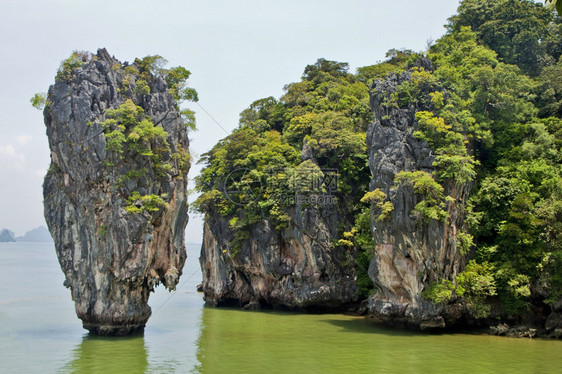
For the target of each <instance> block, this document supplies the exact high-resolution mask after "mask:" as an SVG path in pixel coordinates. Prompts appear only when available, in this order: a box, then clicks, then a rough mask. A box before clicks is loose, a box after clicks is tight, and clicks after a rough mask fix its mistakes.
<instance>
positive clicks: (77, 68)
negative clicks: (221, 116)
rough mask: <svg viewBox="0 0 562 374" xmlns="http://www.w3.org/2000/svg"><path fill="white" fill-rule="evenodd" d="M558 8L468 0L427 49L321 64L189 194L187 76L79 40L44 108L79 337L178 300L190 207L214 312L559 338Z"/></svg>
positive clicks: (243, 128)
mask: <svg viewBox="0 0 562 374" xmlns="http://www.w3.org/2000/svg"><path fill="white" fill-rule="evenodd" d="M556 4H558V5H556ZM553 5H556V6H558V7H559V5H560V1H557V2H554V4H552V5H549V4H547V5H543V4H542V3H540V2H534V1H530V0H505V1H503V0H502V1H486V0H464V1H462V2H461V3H460V6H459V8H458V12H457V14H455V15H453V16H452V17H451V18H450V19H449V22H448V24H447V26H446V33H445V34H444V35H443V36H442V37H441V38H439V39H438V40H436V41H434V42H433V43H432V44H431V45H429V46H428V48H427V50H426V51H423V52H420V51H413V50H409V49H404V48H397V49H391V50H389V51H388V53H387V55H386V59H385V60H384V61H382V62H381V61H378V62H377V61H373V65H369V66H364V67H360V68H358V69H357V70H356V71H350V68H349V65H348V64H347V63H345V62H338V61H332V60H329V59H326V58H318V59H317V60H316V61H315V62H314V61H311V64H309V65H307V66H303V68H304V70H303V73H302V76H301V77H300V79H299V77H295V82H293V83H289V84H287V85H286V86H285V88H284V94H283V95H282V96H281V97H278V98H275V97H272V96H271V97H266V98H262V99H259V100H256V101H254V102H253V103H250V104H249V106H248V107H247V109H245V110H244V111H242V113H240V119H239V125H238V127H236V129H235V130H234V131H232V132H231V133H230V134H229V135H227V136H226V137H224V138H223V139H222V140H220V141H219V142H218V143H217V144H216V145H214V147H212V148H211V149H210V150H208V152H206V153H205V154H203V155H198V156H201V157H200V159H199V162H200V163H201V164H202V165H203V168H202V171H201V172H200V174H199V175H198V176H197V177H196V178H195V183H193V185H188V172H189V170H190V167H191V166H192V162H195V161H197V160H192V156H191V155H190V151H189V145H190V141H189V140H188V134H189V132H190V131H194V130H195V113H194V112H193V111H192V110H189V109H185V107H184V106H182V105H181V104H182V103H184V102H185V103H188V102H197V101H198V94H197V92H196V91H195V89H194V88H192V87H191V85H190V83H189V82H188V79H189V78H190V72H189V71H188V70H187V69H186V68H183V67H169V66H168V65H166V63H165V60H164V59H163V58H162V57H160V56H157V55H153V56H147V57H139V58H137V59H135V60H134V61H132V62H125V61H122V60H120V59H119V56H113V55H112V54H111V53H113V51H111V50H106V49H104V48H101V49H99V50H97V51H96V52H94V53H91V52H80V51H75V52H73V53H72V55H71V56H70V57H68V58H67V59H66V60H64V61H63V62H62V63H61V66H60V68H59V70H58V72H56V77H55V82H54V84H53V85H51V86H50V87H49V89H48V92H47V93H46V94H38V95H36V96H35V97H34V99H33V102H34V105H35V106H38V107H41V108H44V109H43V113H44V122H45V126H46V131H47V136H48V141H49V147H50V151H51V164H50V168H49V170H48V173H47V175H46V177H45V181H44V186H43V191H44V212H45V218H46V222H47V224H48V228H49V231H50V233H51V235H52V237H53V239H54V245H55V248H56V254H57V257H58V261H59V263H60V266H61V269H62V271H63V273H64V279H65V280H64V286H66V287H67V288H68V289H69V290H70V296H71V298H72V301H73V302H74V304H75V311H76V315H77V316H78V318H79V319H80V320H81V321H82V324H83V327H84V328H85V329H87V330H88V331H89V332H90V333H91V334H94V335H111V336H114V335H129V334H133V333H138V332H140V331H143V330H144V329H145V326H146V325H147V321H149V318H150V316H151V313H152V311H151V307H150V306H149V304H148V302H149V297H150V295H151V293H152V292H153V291H154V290H155V288H156V287H157V286H158V285H160V284H161V285H163V286H165V287H166V289H168V290H171V291H173V290H175V289H176V287H177V286H178V285H179V284H180V282H181V280H182V279H184V278H185V276H186V274H185V272H184V264H185V263H186V258H187V257H188V256H189V257H190V258H195V257H196V256H197V255H198V253H192V252H190V253H187V252H188V251H186V238H185V228H186V225H187V224H188V212H195V213H199V214H201V215H202V216H203V217H204V228H203V238H187V239H188V240H189V241H197V242H202V246H201V252H200V258H199V261H200V268H201V272H202V282H201V285H200V290H201V291H202V292H203V297H204V301H205V304H206V305H207V306H208V307H210V309H212V310H221V309H222V310H224V311H228V312H229V313H230V312H231V311H232V310H236V309H246V310H251V311H255V310H260V311H262V312H263V311H264V312H263V313H270V311H272V310H273V311H276V312H275V313H277V311H283V312H293V313H296V314H298V315H301V314H302V315H309V314H310V315H318V314H320V315H322V314H326V315H333V314H336V315H342V314H346V315H354V316H362V317H360V318H363V319H365V320H368V321H370V322H373V323H380V324H386V325H389V326H391V327H392V328H393V329H404V330H408V331H411V330H414V331H417V332H419V331H421V332H423V334H422V335H423V336H425V335H426V334H428V333H434V332H436V331H440V332H443V333H445V335H446V333H449V332H458V331H463V332H467V331H468V332H478V333H489V334H494V335H507V336H514V337H526V338H539V337H541V338H562V58H561V56H562V20H561V18H560V16H559V15H558V14H557V13H556V8H554V7H553ZM195 88H197V87H195ZM202 113H203V112H201V113H199V112H198V113H197V116H199V115H203V114H202ZM188 188H189V189H195V190H196V191H197V194H195V196H194V197H193V198H190V199H189V200H190V201H189V202H188ZM2 235H3V237H6V240H8V239H11V238H13V233H11V234H10V233H9V232H7V231H6V232H2ZM192 291H193V290H192ZM193 292H195V291H193ZM233 308H234V309H233ZM206 309H208V308H206ZM251 311H246V312H244V313H247V314H248V315H251V314H252V312H251ZM176 313H181V312H176ZM209 313H213V312H209ZM204 315H205V314H204ZM265 315H266V316H269V314H265ZM273 315H274V316H276V315H277V314H273ZM281 315H282V314H280V317H279V318H283V317H281ZM342 326H343V325H342ZM365 326H367V325H365ZM365 329H366V330H365V331H367V332H368V331H369V330H368V328H367V327H365ZM355 330H357V328H355ZM355 330H354V331H355ZM359 330H360V329H359ZM204 338H208V335H205V334H203V333H202V335H201V339H204ZM555 343H557V342H555ZM217 360H220V358H217Z"/></svg>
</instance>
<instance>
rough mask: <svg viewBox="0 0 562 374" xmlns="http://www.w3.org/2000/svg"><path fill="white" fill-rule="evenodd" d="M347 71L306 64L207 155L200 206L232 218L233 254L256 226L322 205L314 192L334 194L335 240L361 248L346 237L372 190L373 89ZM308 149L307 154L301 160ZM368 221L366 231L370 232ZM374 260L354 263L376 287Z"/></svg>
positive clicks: (278, 223) (330, 64) (283, 224)
mask: <svg viewBox="0 0 562 374" xmlns="http://www.w3.org/2000/svg"><path fill="white" fill-rule="evenodd" d="M347 70H348V65H347V64H346V63H340V62H335V61H328V60H325V59H319V60H318V61H317V62H316V63H315V64H312V65H308V66H307V67H306V68H305V71H304V74H303V77H302V80H301V81H300V82H296V83H292V84H289V85H287V86H286V88H285V91H286V93H285V95H284V96H283V97H282V98H281V99H280V100H276V99H274V98H272V97H268V98H264V99H261V100H257V101H255V102H254V103H252V104H251V105H250V107H249V108H248V109H246V110H244V111H243V112H242V113H241V114H240V125H239V127H238V128H237V129H236V130H235V131H234V132H233V133H232V134H231V135H229V136H228V137H227V138H225V139H223V140H221V141H220V142H219V143H218V144H217V145H216V146H215V147H214V148H213V149H212V150H211V151H210V152H209V153H207V154H206V155H204V157H203V162H205V164H206V167H205V168H204V169H203V171H202V173H201V175H200V176H199V177H198V179H197V187H198V189H199V190H200V191H201V192H202V194H201V196H200V197H199V199H198V200H197V201H196V202H195V207H196V208H197V209H198V210H199V211H201V212H204V213H210V212H218V213H220V214H221V215H222V216H223V217H225V219H228V221H229V223H230V227H231V228H232V230H233V235H234V238H233V240H232V241H231V243H230V248H229V253H230V254H231V255H236V254H237V252H238V250H239V248H240V245H241V244H242V243H243V241H244V240H246V239H247V238H248V236H249V235H248V233H249V230H251V228H252V227H253V225H254V224H256V223H258V222H264V221H268V222H270V223H272V224H273V225H274V227H275V228H276V229H277V230H284V229H285V228H287V227H289V225H290V224H291V221H290V220H291V216H292V212H293V211H294V209H295V208H296V207H297V206H299V207H301V208H312V209H323V208H324V204H323V203H322V202H319V201H321V200H317V199H316V197H317V196H322V197H326V196H328V197H330V198H333V200H331V202H332V203H333V204H335V206H337V207H338V211H339V213H338V214H339V216H340V217H341V220H340V222H341V227H340V228H339V235H340V238H341V239H342V241H340V242H337V241H336V242H335V243H334V245H336V246H340V247H344V248H347V250H348V251H349V253H350V255H351V254H352V253H353V252H354V251H357V250H358V246H359V244H357V243H359V242H361V240H359V241H355V240H353V239H352V240H348V239H349V238H348V239H345V238H344V232H347V231H349V230H350V229H352V227H353V226H354V225H355V222H356V220H357V219H358V218H357V217H358V216H359V215H360V214H361V213H362V212H363V209H364V206H363V204H361V202H360V201H359V200H360V197H362V196H363V195H364V193H365V191H367V190H368V182H369V175H370V174H369V171H368V165H367V152H366V144H365V131H366V128H367V124H368V123H369V121H370V120H371V112H370V109H369V95H368V88H367V87H366V86H365V84H364V83H362V82H361V81H359V80H358V79H357V77H356V76H354V75H353V74H350V73H348V71H347ZM303 153H306V154H309V155H310V156H308V157H306V158H303V157H302V154H303ZM336 180H337V183H335V181H336ZM326 181H332V182H334V183H332V184H330V183H326ZM317 182H320V183H317ZM385 208H386V209H388V206H386V207H385ZM365 217H367V218H368V217H369V216H368V215H367V216H364V218H365ZM364 221H365V220H364ZM365 222H366V223H367V225H366V226H365V225H363V226H364V229H363V231H362V232H363V236H365V235H366V236H367V237H370V234H369V232H370V231H369V224H368V219H367V221H365ZM365 222H364V223H365ZM346 240H347V241H346ZM364 242H365V243H366V242H367V241H365V240H364ZM369 245H370V246H372V245H371V244H369ZM360 251H362V253H365V252H366V251H367V250H366V249H360ZM369 260H370V258H369V256H368V255H367V254H365V256H364V261H362V263H361V265H356V266H359V267H360V268H361V271H360V272H361V276H362V278H361V279H363V283H364V288H365V289H372V283H371V281H370V279H369V278H368V276H367V268H368V262H369ZM351 266H353V261H351ZM362 287H363V286H362ZM360 293H361V294H362V295H363V296H366V295H367V291H360Z"/></svg>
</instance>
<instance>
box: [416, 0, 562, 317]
mask: <svg viewBox="0 0 562 374" xmlns="http://www.w3.org/2000/svg"><path fill="white" fill-rule="evenodd" d="M559 25H560V19H559V18H558V16H555V15H554V14H553V13H552V12H549V11H547V10H546V9H545V8H544V7H542V6H541V5H540V4H536V3H534V2H532V1H527V0H502V1H495V2H490V1H485V0H464V1H463V2H462V3H461V5H460V7H459V13H458V14H457V15H455V16H453V17H451V19H450V24H449V32H448V33H447V34H446V35H445V36H444V37H443V38H441V39H440V40H439V41H438V42H437V43H436V44H435V45H434V46H432V48H431V49H430V51H429V56H430V58H431V59H432V60H433V61H434V63H435V64H436V66H437V69H436V70H435V72H434V75H435V76H436V77H438V78H439V80H440V82H441V83H442V85H443V87H444V88H445V90H446V91H445V92H446V94H445V95H444V96H445V100H444V103H443V105H442V106H441V107H440V108H436V109H437V110H436V111H435V112H433V113H427V112H419V113H418V114H417V115H416V118H417V120H418V124H419V128H418V132H417V133H416V134H415V136H417V137H418V138H420V139H423V140H426V141H428V143H429V144H430V145H431V147H432V148H433V149H435V150H436V154H437V155H438V156H437V159H436V161H435V163H434V166H435V167H436V173H437V180H438V181H443V180H444V179H453V180H456V181H458V182H463V181H470V180H474V178H475V177H477V179H476V185H475V187H474V189H473V194H472V196H471V198H470V204H469V206H468V207H467V212H468V216H467V223H468V225H469V229H470V231H469V232H466V231H463V232H460V233H459V234H458V237H457V243H458V245H459V248H460V250H461V251H462V253H468V254H469V255H470V256H472V257H474V260H473V261H471V262H469V264H468V265H467V267H466V269H465V271H464V272H463V273H461V274H459V276H458V277H457V278H456V279H452V280H442V281H440V282H437V283H434V284H432V285H431V286H430V287H428V288H427V289H426V291H424V295H425V297H427V298H430V299H432V300H434V301H436V302H446V301H447V300H449V299H450V298H451V296H452V295H456V296H457V297H461V298H462V299H463V300H464V301H465V302H466V303H467V305H468V306H469V308H470V309H471V310H472V312H473V314H474V316H476V317H479V318H480V317H485V316H486V315H487V314H488V313H489V311H490V307H489V305H488V304H487V303H488V301H489V300H490V298H494V297H497V298H499V299H500V300H501V305H502V307H503V311H504V312H505V313H506V314H511V315H517V314H519V313H520V312H521V311H522V310H524V309H525V308H526V307H527V306H528V305H529V303H530V302H531V298H534V299H535V301H536V300H544V301H546V302H554V301H555V300H556V299H557V298H558V297H560V296H561V295H562V287H561V286H562V283H561V282H560V280H561V279H562V271H561V270H560V269H561V267H560V266H561V265H562V264H561V262H560V259H561V258H562V253H561V252H560V251H561V247H560V238H562V231H561V227H560V226H561V225H559V224H558V222H559V221H560V213H561V211H560V206H561V205H562V201H560V196H561V193H560V191H561V187H562V181H561V175H562V174H561V171H562V165H561V162H562V158H561V152H562V151H561V148H560V145H561V141H560V140H559V139H560V138H559V136H560V135H561V133H560V129H561V128H562V125H561V120H560V102H561V97H562V96H561V95H560V92H562V89H561V86H560V79H559V74H558V73H559V71H560V62H557V60H558V59H559V57H560V54H561V53H560V49H559V47H560V45H562V44H561V33H560V27H559ZM511 64H513V65H511ZM548 116H557V117H558V118H553V117H550V118H546V117H548ZM450 132H454V133H453V134H451V133H450ZM457 134H462V136H463V137H459V136H458V135H457ZM463 145H464V146H463ZM539 284H541V285H542V286H541V290H539V289H535V290H534V289H533V285H539Z"/></svg>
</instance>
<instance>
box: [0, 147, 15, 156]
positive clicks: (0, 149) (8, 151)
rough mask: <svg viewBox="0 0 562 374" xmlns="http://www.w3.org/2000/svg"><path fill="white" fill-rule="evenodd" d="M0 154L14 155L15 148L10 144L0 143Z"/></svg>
mask: <svg viewBox="0 0 562 374" xmlns="http://www.w3.org/2000/svg"><path fill="white" fill-rule="evenodd" d="M0 154H1V155H7V156H12V157H16V148H15V147H14V146H13V145H11V144H8V145H0Z"/></svg>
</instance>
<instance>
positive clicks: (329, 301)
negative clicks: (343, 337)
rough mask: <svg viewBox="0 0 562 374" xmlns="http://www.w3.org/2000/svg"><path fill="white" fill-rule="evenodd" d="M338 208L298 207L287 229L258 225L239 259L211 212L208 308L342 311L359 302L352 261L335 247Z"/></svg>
mask: <svg viewBox="0 0 562 374" xmlns="http://www.w3.org/2000/svg"><path fill="white" fill-rule="evenodd" d="M337 217H338V214H337V211H336V208H335V206H333V205H325V206H322V207H321V208H320V209H317V208H310V207H309V208H304V207H303V206H302V205H300V204H297V205H296V207H295V208H294V209H293V211H292V213H291V223H290V224H289V227H288V228H287V229H284V230H282V231H276V230H275V228H273V227H272V225H271V224H270V222H269V221H267V220H264V221H263V222H261V223H258V224H256V225H254V227H253V229H252V231H251V233H250V235H248V238H247V239H246V240H245V241H244V242H243V244H242V247H241V249H240V250H239V252H238V254H237V255H232V254H231V253H230V251H229V250H228V248H229V242H230V241H231V240H232V239H233V235H234V234H233V232H232V231H231V229H230V228H229V224H228V221H227V220H226V219H224V218H222V217H221V216H220V214H218V213H215V214H213V213H210V214H207V217H206V220H205V225H204V237H203V245H202V248H201V257H200V263H201V269H202V272H203V292H204V295H205V301H206V302H207V304H209V305H215V306H216V305H218V306H220V305H235V306H242V307H245V308H251V309H255V308H260V307H273V308H281V309H291V310H302V311H328V310H342V309H343V308H344V307H345V306H347V305H348V304H349V303H352V302H355V301H356V298H357V297H356V296H355V282H354V266H353V264H354V263H353V258H352V257H351V255H350V254H348V253H347V252H346V250H345V249H342V248H340V247H335V246H334V245H333V239H334V238H335V237H336V227H337V224H338V219H337Z"/></svg>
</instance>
